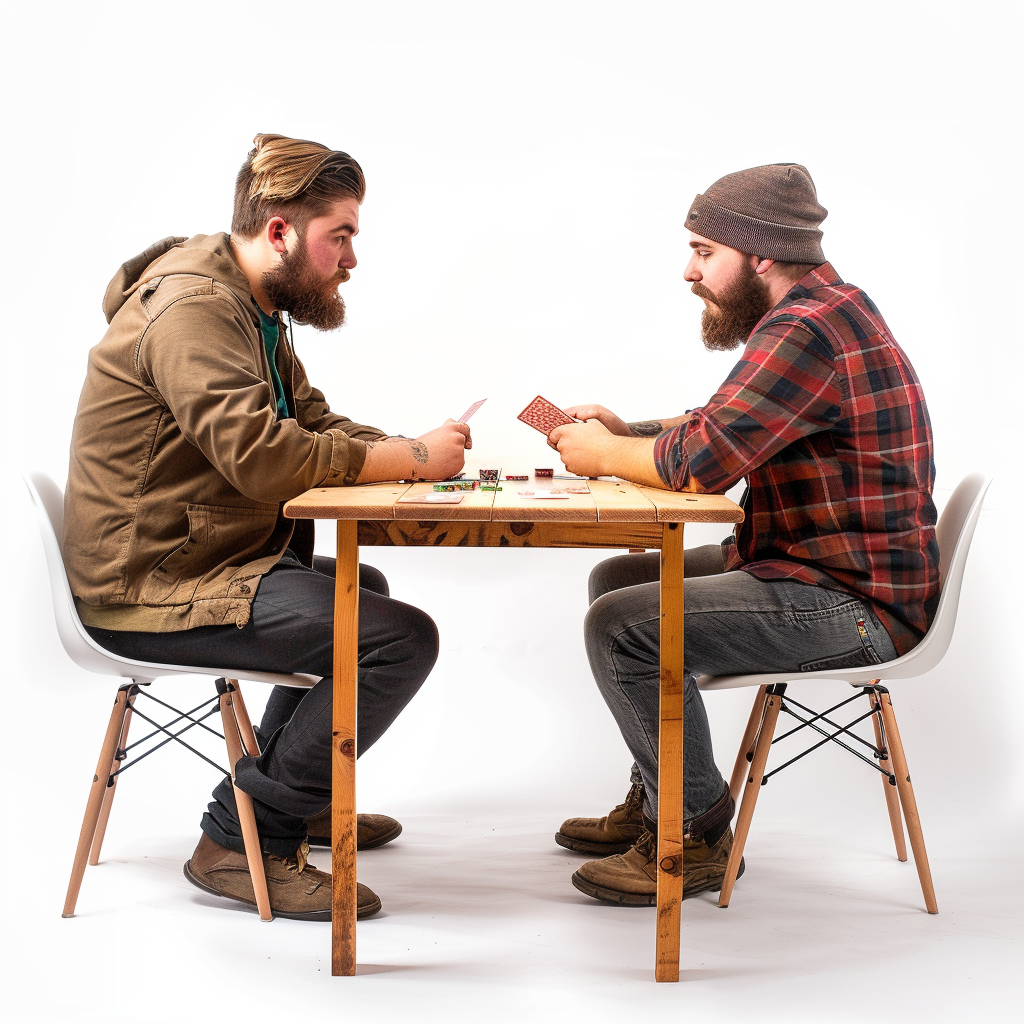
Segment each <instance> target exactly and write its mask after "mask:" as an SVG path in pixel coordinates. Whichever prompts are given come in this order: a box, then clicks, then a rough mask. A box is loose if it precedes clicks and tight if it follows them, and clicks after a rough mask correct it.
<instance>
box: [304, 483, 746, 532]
mask: <svg viewBox="0 0 1024 1024" xmlns="http://www.w3.org/2000/svg"><path fill="white" fill-rule="evenodd" d="M564 484H565V481H559V480H553V481H551V480H544V481H541V482H540V483H535V482H534V481H532V480H530V481H517V480H502V481H501V483H500V486H501V488H502V489H501V490H500V491H482V490H480V489H477V490H475V491H463V492H461V493H462V494H463V495H464V497H463V499H462V502H461V503H460V504H458V505H442V504H414V503H411V502H403V503H400V502H399V499H400V498H402V497H405V496H407V495H416V494H425V493H430V492H432V491H433V486H434V485H433V484H431V483H415V484H404V483H384V484H357V485H355V486H352V487H314V488H313V489H312V490H309V491H306V492H305V493H303V494H300V495H299V496H298V497H297V498H293V499H292V500H291V501H289V502H287V503H286V504H285V506H284V514H285V515H286V516H287V517H288V518H290V519H361V520H415V521H420V522H428V521H429V522H440V521H451V520H454V521H458V520H462V521H465V522H492V523H514V522H528V523H545V522H552V523H673V522H682V523H739V522H742V521H743V510H742V509H741V508H740V507H739V505H737V504H736V503H735V502H733V501H730V500H729V499H728V498H726V497H723V496H722V495H720V494H691V493H689V492H687V491H666V490H662V489H660V488H658V487H640V486H638V485H636V484H631V483H627V482H626V481H624V480H616V481H610V480H588V481H587V484H588V485H589V487H590V493H589V494H570V495H569V497H568V498H561V499H537V498H530V497H524V496H522V495H520V494H519V492H520V491H523V490H536V489H537V488H538V487H540V488H544V487H550V486H552V485H553V486H555V487H557V486H560V485H563V486H564Z"/></svg>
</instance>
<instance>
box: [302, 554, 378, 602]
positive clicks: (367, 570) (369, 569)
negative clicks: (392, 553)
mask: <svg viewBox="0 0 1024 1024" xmlns="http://www.w3.org/2000/svg"><path fill="white" fill-rule="evenodd" d="M336 562H337V559H334V558H327V557H326V556H325V555H314V556H313V568H314V569H316V571H317V572H319V573H323V575H324V576H330V577H331V579H334V576H335V572H336V570H337V565H336ZM359 589H360V590H372V591H373V592H374V593H375V594H383V595H384V597H389V596H390V595H391V590H390V588H389V587H388V581H387V579H386V578H385V576H384V573H382V572H381V571H380V569H374V567H373V566H372V565H367V564H366V563H365V562H360V563H359Z"/></svg>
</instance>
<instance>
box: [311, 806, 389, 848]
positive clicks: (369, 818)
mask: <svg viewBox="0 0 1024 1024" xmlns="http://www.w3.org/2000/svg"><path fill="white" fill-rule="evenodd" d="M306 830H307V831H308V832H309V838H308V839H307V840H306V842H307V843H309V845H310V846H328V847H329V846H330V845H331V809H330V807H328V808H327V809H326V810H323V811H321V812H320V813H319V814H315V815H313V817H312V818H307V819H306ZM401 834H402V826H401V825H400V824H399V823H398V822H397V821H395V819H394V818H389V817H388V816H387V815H386V814H357V815H356V849H357V850H375V849H376V848H377V847H378V846H383V845H384V844H385V843H390V842H391V840H392V839H397V838H398V837H399V836H400V835H401Z"/></svg>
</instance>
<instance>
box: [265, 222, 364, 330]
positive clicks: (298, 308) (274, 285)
mask: <svg viewBox="0 0 1024 1024" xmlns="http://www.w3.org/2000/svg"><path fill="white" fill-rule="evenodd" d="M348 278H349V273H348V271H347V270H344V269H343V270H341V271H339V272H338V274H336V275H335V276H334V277H332V278H331V279H330V280H329V281H325V280H324V279H323V277H322V276H321V275H320V274H319V273H317V271H316V269H315V268H314V266H313V264H312V263H311V262H310V259H309V252H308V251H307V249H306V243H305V242H304V241H303V239H301V238H300V239H299V240H298V241H297V242H296V243H295V245H294V246H293V247H292V251H291V252H285V253H284V254H283V255H282V256H281V262H280V263H279V264H278V265H277V266H276V267H275V268H274V269H273V270H268V271H267V272H266V273H265V274H264V275H263V277H262V278H261V279H260V284H261V285H262V286H263V290H264V291H265V292H266V294H267V298H268V299H270V301H271V302H272V303H273V304H274V308H275V309H283V310H286V311H287V312H289V313H291V315H292V319H293V320H294V321H295V322H296V323H298V324H309V325H310V327H315V328H316V329H317V330H318V331H333V330H337V328H339V327H340V326H341V325H342V324H343V323H344V322H345V300H344V299H343V298H342V297H341V296H340V295H339V294H338V290H337V289H338V285H339V284H341V283H342V282H344V281H347V280H348Z"/></svg>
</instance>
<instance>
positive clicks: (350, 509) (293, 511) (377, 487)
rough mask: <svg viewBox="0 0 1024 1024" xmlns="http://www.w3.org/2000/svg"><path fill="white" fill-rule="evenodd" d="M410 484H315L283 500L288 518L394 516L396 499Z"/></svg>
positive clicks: (385, 517)
mask: <svg viewBox="0 0 1024 1024" xmlns="http://www.w3.org/2000/svg"><path fill="white" fill-rule="evenodd" d="M408 490H409V484H398V483H390V484H358V485H357V486H355V487H314V488H313V489H312V490H310V491H305V492H303V493H302V494H300V495H299V496H298V497H297V498H292V500H291V501H286V502H285V506H284V514H285V517H286V518H288V519H394V518H395V502H396V501H397V500H398V499H399V498H400V497H401V496H402V495H403V494H405V493H406V491H408Z"/></svg>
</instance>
